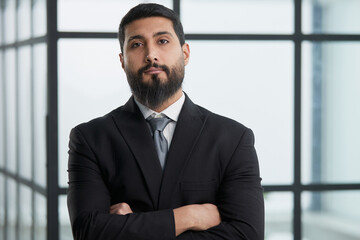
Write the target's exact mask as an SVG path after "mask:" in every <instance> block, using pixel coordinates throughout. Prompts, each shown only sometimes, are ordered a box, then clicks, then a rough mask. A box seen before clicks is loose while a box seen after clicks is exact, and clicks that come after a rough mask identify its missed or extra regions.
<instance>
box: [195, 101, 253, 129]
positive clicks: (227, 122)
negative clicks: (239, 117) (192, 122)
mask: <svg viewBox="0 0 360 240" xmlns="http://www.w3.org/2000/svg"><path fill="white" fill-rule="evenodd" d="M197 107H198V109H199V110H200V111H201V112H202V114H204V116H205V117H206V119H207V122H208V123H209V124H211V125H215V126H218V128H221V129H224V128H225V129H233V130H237V131H246V130H247V129H249V128H247V127H246V126H245V125H244V124H242V123H240V122H238V121H236V120H234V119H231V118H229V117H225V116H222V115H220V114H217V113H214V112H211V111H209V110H208V109H206V108H203V107H201V106H197Z"/></svg>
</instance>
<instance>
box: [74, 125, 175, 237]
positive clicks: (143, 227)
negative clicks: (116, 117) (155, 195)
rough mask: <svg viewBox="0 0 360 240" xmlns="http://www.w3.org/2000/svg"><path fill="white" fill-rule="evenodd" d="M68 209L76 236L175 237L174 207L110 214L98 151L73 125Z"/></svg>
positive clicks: (107, 194)
mask: <svg viewBox="0 0 360 240" xmlns="http://www.w3.org/2000/svg"><path fill="white" fill-rule="evenodd" d="M68 173H69V188H68V198H67V201H68V210H69V215H70V220H71V226H72V231H73V235H74V239H75V240H85V239H86V240H93V239H94V240H95V239H96V240H98V239H104V240H111V239H122V240H123V239H131V240H137V239H175V223H174V215H173V211H172V210H171V209H169V210H161V211H154V212H144V213H133V214H128V215H117V214H110V213H109V210H110V193H109V191H108V188H107V186H106V184H105V182H104V180H103V178H102V174H101V169H100V168H99V165H98V164H97V160H96V157H95V154H94V153H93V152H92V150H91V148H90V147H89V145H88V144H87V143H86V140H85V138H84V137H83V135H82V134H81V132H80V131H79V130H78V129H77V128H74V129H73V130H72V131H71V133H70V142H69V162H68Z"/></svg>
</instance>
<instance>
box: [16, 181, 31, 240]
mask: <svg viewBox="0 0 360 240" xmlns="http://www.w3.org/2000/svg"><path fill="white" fill-rule="evenodd" d="M19 201H20V206H19V207H20V213H21V214H20V215H19V217H20V219H19V235H20V237H19V239H21V240H31V229H32V211H33V210H32V194H31V189H30V188H29V187H27V186H23V185H21V186H20V195H19Z"/></svg>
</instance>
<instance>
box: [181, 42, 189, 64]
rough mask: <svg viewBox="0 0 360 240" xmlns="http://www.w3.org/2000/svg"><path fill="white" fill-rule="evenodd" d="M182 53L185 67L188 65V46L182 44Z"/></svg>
mask: <svg viewBox="0 0 360 240" xmlns="http://www.w3.org/2000/svg"><path fill="white" fill-rule="evenodd" d="M182 51H183V54H184V62H185V66H186V65H187V64H188V62H189V59H190V47H189V44H187V43H184V45H183V46H182Z"/></svg>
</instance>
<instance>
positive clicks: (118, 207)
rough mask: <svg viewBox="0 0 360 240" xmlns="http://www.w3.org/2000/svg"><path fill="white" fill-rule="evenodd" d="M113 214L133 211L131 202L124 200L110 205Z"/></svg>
mask: <svg viewBox="0 0 360 240" xmlns="http://www.w3.org/2000/svg"><path fill="white" fill-rule="evenodd" d="M110 213H111V214H118V215H126V214H129V213H133V211H132V210H131V208H130V206H129V204H127V203H125V202H122V203H118V204H114V205H112V206H111V207H110Z"/></svg>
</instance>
